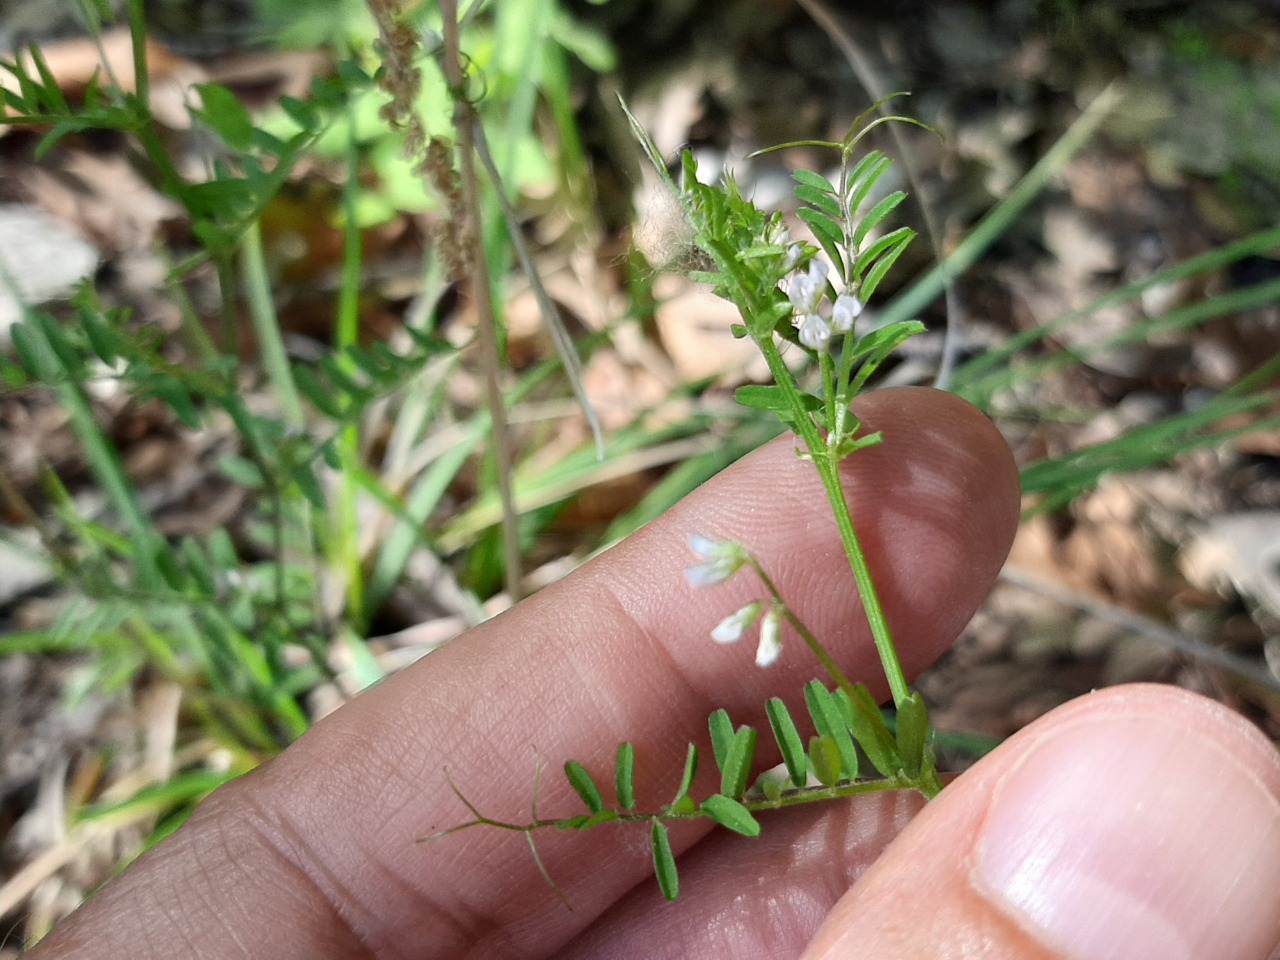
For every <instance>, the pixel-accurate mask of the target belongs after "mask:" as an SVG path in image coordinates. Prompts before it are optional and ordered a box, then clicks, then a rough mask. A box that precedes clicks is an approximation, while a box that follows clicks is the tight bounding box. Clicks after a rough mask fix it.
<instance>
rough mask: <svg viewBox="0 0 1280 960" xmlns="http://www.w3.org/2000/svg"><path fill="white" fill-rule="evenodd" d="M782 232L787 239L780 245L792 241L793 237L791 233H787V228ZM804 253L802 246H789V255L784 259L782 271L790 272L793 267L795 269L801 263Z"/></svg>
mask: <svg viewBox="0 0 1280 960" xmlns="http://www.w3.org/2000/svg"><path fill="white" fill-rule="evenodd" d="M782 232H783V234H784V237H785V239H783V240H782V241H780V245H781V243H785V242H786V240H787V239H790V236H791V235H790V233H788V232H787V230H786V228H783V231H782ZM802 253H804V250H803V248H802V247H801V246H800V244H798V243H793V244H791V245H790V246H788V247H787V255H786V257H785V258H783V261H782V269H783V270H790V269H791V268H792V267H794V266H795V265H796V264H797V263H799V262H800V255H801V254H802Z"/></svg>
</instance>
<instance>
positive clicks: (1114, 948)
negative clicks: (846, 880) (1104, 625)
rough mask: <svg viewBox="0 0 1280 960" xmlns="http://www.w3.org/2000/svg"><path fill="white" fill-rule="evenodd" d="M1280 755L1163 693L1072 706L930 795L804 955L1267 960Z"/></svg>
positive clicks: (1207, 707)
mask: <svg viewBox="0 0 1280 960" xmlns="http://www.w3.org/2000/svg"><path fill="white" fill-rule="evenodd" d="M1278 946H1280V755H1278V754H1277V752H1276V749H1275V747H1274V746H1273V745H1272V744H1270V743H1268V742H1267V740H1266V739H1265V738H1264V737H1263V736H1262V735H1260V734H1259V732H1258V731H1257V730H1256V729H1255V728H1253V727H1252V726H1251V725H1249V724H1248V723H1247V722H1246V721H1245V720H1244V719H1242V718H1241V717H1239V716H1237V715H1236V714H1234V713H1232V712H1231V711H1229V710H1227V709H1226V708H1225V707H1222V706H1221V705H1219V704H1217V703H1215V702H1213V701H1210V700H1207V699H1205V698H1203V697H1199V696H1196V695H1194V694H1191V693H1188V692H1186V691H1183V690H1178V689H1175V688H1171V687H1155V686H1130V687H1117V688H1113V689H1110V690H1104V691H1101V692H1099V693H1095V694H1091V695H1090V696H1087V697H1082V698H1081V699H1079V700H1076V701H1074V702H1072V703H1070V704H1068V705H1066V706H1064V707H1062V708H1060V709H1058V710H1056V711H1054V712H1053V713H1051V714H1049V715H1047V716H1045V717H1044V718H1042V719H1041V720H1039V721H1038V722H1037V723H1035V724H1033V725H1032V726H1030V727H1028V728H1027V729H1026V730H1024V731H1022V732H1021V733H1020V734H1018V735H1017V736H1016V737H1013V738H1012V739H1010V740H1009V741H1008V742H1006V743H1005V744H1003V745H1002V746H1001V747H1000V749H998V750H997V751H995V752H994V753H992V754H991V755H990V756H988V757H987V758H985V759H984V760H983V761H982V762H981V763H979V764H978V765H977V766H975V767H974V768H973V769H972V770H970V771H969V772H968V773H966V774H965V775H963V776H962V777H960V778H959V779H957V780H956V781H955V783H953V784H952V785H951V786H949V787H948V788H947V789H946V790H944V791H943V792H942V795H941V796H940V797H939V798H938V799H937V800H936V801H935V802H933V803H931V804H929V805H928V806H927V807H926V808H925V810H924V811H923V812H922V813H921V814H920V815H919V817H917V818H916V819H915V820H914V821H912V823H911V825H910V826H909V827H908V828H907V829H906V830H905V831H904V832H903V833H902V834H901V835H900V836H899V837H898V838H897V839H896V840H894V842H893V843H892V844H891V845H890V847H889V848H888V850H887V851H886V852H885V854H884V856H883V857H882V858H881V859H880V860H879V861H877V862H876V864H875V866H874V867H872V869H871V870H869V871H868V872H867V873H866V874H865V875H864V876H863V877H862V879H861V880H860V881H859V882H858V883H857V884H855V885H854V886H853V887H852V888H851V889H850V890H849V891H848V892H847V893H846V894H845V895H844V897H843V898H842V899H841V900H840V901H839V903H837V905H836V907H835V909H834V910H833V911H832V912H831V913H830V915H829V916H828V917H827V920H826V922H825V923H824V924H823V926H822V928H821V930H820V931H819V932H818V935H817V936H816V937H815V938H814V939H813V941H812V942H811V943H810V945H809V949H808V950H807V952H806V953H805V955H804V956H805V960H818V958H827V957H841V958H851V957H895V958H902V960H916V958H919V960H924V958H928V960H959V958H966V960H970V958H979V957H981V958H988V960H989V958H1010V960H1012V958H1017V960H1040V958H1053V960H1065V958H1072V960H1195V958H1206V960H1208V958H1211V960H1267V958H1269V957H1272V956H1273V955H1275V953H1276V950H1277V947H1278Z"/></svg>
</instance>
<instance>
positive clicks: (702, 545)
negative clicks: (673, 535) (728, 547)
mask: <svg viewBox="0 0 1280 960" xmlns="http://www.w3.org/2000/svg"><path fill="white" fill-rule="evenodd" d="M687 540H688V543H689V549H690V550H692V551H693V552H694V553H696V554H697V555H698V556H700V557H702V558H703V559H706V560H710V559H712V558H713V557H717V556H719V555H720V554H721V553H722V552H723V548H724V544H725V541H723V540H715V539H712V538H711V537H708V536H706V535H705V534H701V533H691V534H689V536H688V537H687Z"/></svg>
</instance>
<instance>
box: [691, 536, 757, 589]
mask: <svg viewBox="0 0 1280 960" xmlns="http://www.w3.org/2000/svg"><path fill="white" fill-rule="evenodd" d="M689 547H690V549H692V550H693V552H694V553H696V554H697V555H698V556H699V557H701V558H702V560H703V562H702V563H698V564H694V565H693V566H692V567H687V568H686V569H685V571H684V575H685V579H686V580H688V581H689V583H690V584H691V585H693V586H695V587H709V586H711V585H712V584H713V583H721V582H723V581H725V580H728V579H729V578H730V577H732V576H733V575H734V574H735V573H737V572H738V570H739V569H741V567H742V565H743V564H744V563H746V562H747V554H746V551H745V550H743V549H742V547H741V546H740V545H739V544H736V543H734V542H733V541H732V540H714V539H712V538H711V537H705V536H703V535H702V534H700V533H691V534H689Z"/></svg>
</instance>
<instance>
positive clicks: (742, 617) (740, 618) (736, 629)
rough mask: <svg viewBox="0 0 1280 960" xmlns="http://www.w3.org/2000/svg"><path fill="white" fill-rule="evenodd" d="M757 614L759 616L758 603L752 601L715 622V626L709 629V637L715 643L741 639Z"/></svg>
mask: <svg viewBox="0 0 1280 960" xmlns="http://www.w3.org/2000/svg"><path fill="white" fill-rule="evenodd" d="M758 616H760V603H759V601H752V602H751V603H748V604H747V605H746V606H745V607H743V608H742V609H741V610H735V611H734V612H733V613H731V614H729V615H728V616H727V617H725V618H724V619H723V620H721V621H720V622H719V623H718V624H716V628H715V629H714V630H712V631H711V639H712V640H714V641H715V642H716V643H737V642H738V641H739V640H741V639H742V635H743V634H744V633H745V632H746V631H747V628H748V627H750V626H751V625H752V624H753V623H755V622H756V617H758Z"/></svg>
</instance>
